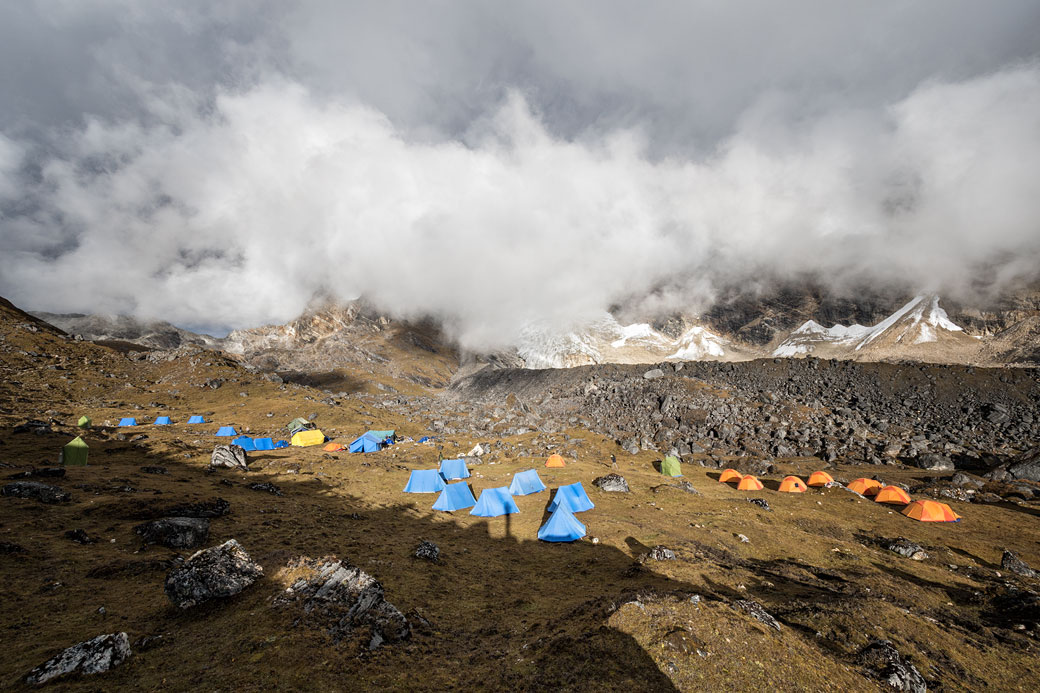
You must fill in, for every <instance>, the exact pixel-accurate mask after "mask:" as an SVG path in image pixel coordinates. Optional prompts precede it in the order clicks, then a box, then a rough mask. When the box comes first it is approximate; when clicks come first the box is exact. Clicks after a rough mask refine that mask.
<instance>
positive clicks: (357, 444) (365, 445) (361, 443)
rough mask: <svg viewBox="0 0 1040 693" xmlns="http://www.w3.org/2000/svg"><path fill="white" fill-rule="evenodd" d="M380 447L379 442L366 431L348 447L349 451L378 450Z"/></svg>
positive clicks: (381, 447)
mask: <svg viewBox="0 0 1040 693" xmlns="http://www.w3.org/2000/svg"><path fill="white" fill-rule="evenodd" d="M382 449H383V446H382V445H381V444H380V442H379V441H378V440H376V439H375V438H373V437H372V436H370V435H368V434H367V433H366V434H364V435H363V436H361V437H360V438H357V439H356V440H354V442H352V443H351V444H350V447H349V448H348V450H350V452H379V451H380V450H382Z"/></svg>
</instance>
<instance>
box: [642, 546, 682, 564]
mask: <svg viewBox="0 0 1040 693" xmlns="http://www.w3.org/2000/svg"><path fill="white" fill-rule="evenodd" d="M645 559H646V560H648V561H674V560H675V552H674V551H672V550H671V549H668V548H665V547H663V546H655V547H654V548H652V549H650V553H648V554H646V557H645Z"/></svg>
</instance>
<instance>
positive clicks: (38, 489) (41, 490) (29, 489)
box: [0, 481, 71, 504]
mask: <svg viewBox="0 0 1040 693" xmlns="http://www.w3.org/2000/svg"><path fill="white" fill-rule="evenodd" d="M0 495H3V496H11V497H13V498H30V499H32V500H38V501H40V502H41V503H51V504H53V503H66V502H68V500H69V499H70V498H71V496H70V495H69V494H68V493H67V492H65V491H63V490H62V489H61V488H59V487H58V486H51V485H50V484H43V483H40V482H39V481H15V482H14V483H10V484H6V485H5V486H4V487H3V488H0Z"/></svg>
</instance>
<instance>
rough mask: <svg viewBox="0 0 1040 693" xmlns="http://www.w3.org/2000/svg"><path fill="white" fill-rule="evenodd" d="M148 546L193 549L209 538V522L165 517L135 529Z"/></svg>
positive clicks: (201, 519)
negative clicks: (157, 545) (156, 545)
mask: <svg viewBox="0 0 1040 693" xmlns="http://www.w3.org/2000/svg"><path fill="white" fill-rule="evenodd" d="M134 531H135V532H137V533H138V534H140V535H141V537H143V538H144V541H145V543H147V544H159V545H160V546H166V547H168V548H171V549H193V548H195V547H196V546H199V545H201V544H202V543H204V542H205V541H206V539H208V538H209V520H207V519H205V518H199V517H164V518H162V519H159V520H153V521H152V522H145V523H144V524H140V525H137V526H136V527H134Z"/></svg>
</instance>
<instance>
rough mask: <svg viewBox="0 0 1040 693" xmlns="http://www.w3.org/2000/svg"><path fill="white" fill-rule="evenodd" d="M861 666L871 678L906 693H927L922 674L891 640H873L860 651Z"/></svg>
mask: <svg viewBox="0 0 1040 693" xmlns="http://www.w3.org/2000/svg"><path fill="white" fill-rule="evenodd" d="M858 659H859V662H860V664H863V665H864V666H866V667H867V671H868V673H869V674H870V676H871V677H873V678H876V679H878V680H879V681H882V682H884V683H887V684H888V685H889V687H891V688H893V689H895V690H897V691H905V692H906V693H927V691H928V685H927V684H926V683H925V680H924V677H923V676H921V672H919V671H918V670H917V667H915V666H914V665H913V664H911V663H910V662H909V661H907V660H906V659H904V658H903V656H902V655H901V654H899V650H897V649H896V648H895V645H893V644H892V642H891V641H890V640H872V641H871V642H870V643H868V644H867V646H866V647H864V648H863V649H862V650H860V651H859V655H858Z"/></svg>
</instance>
